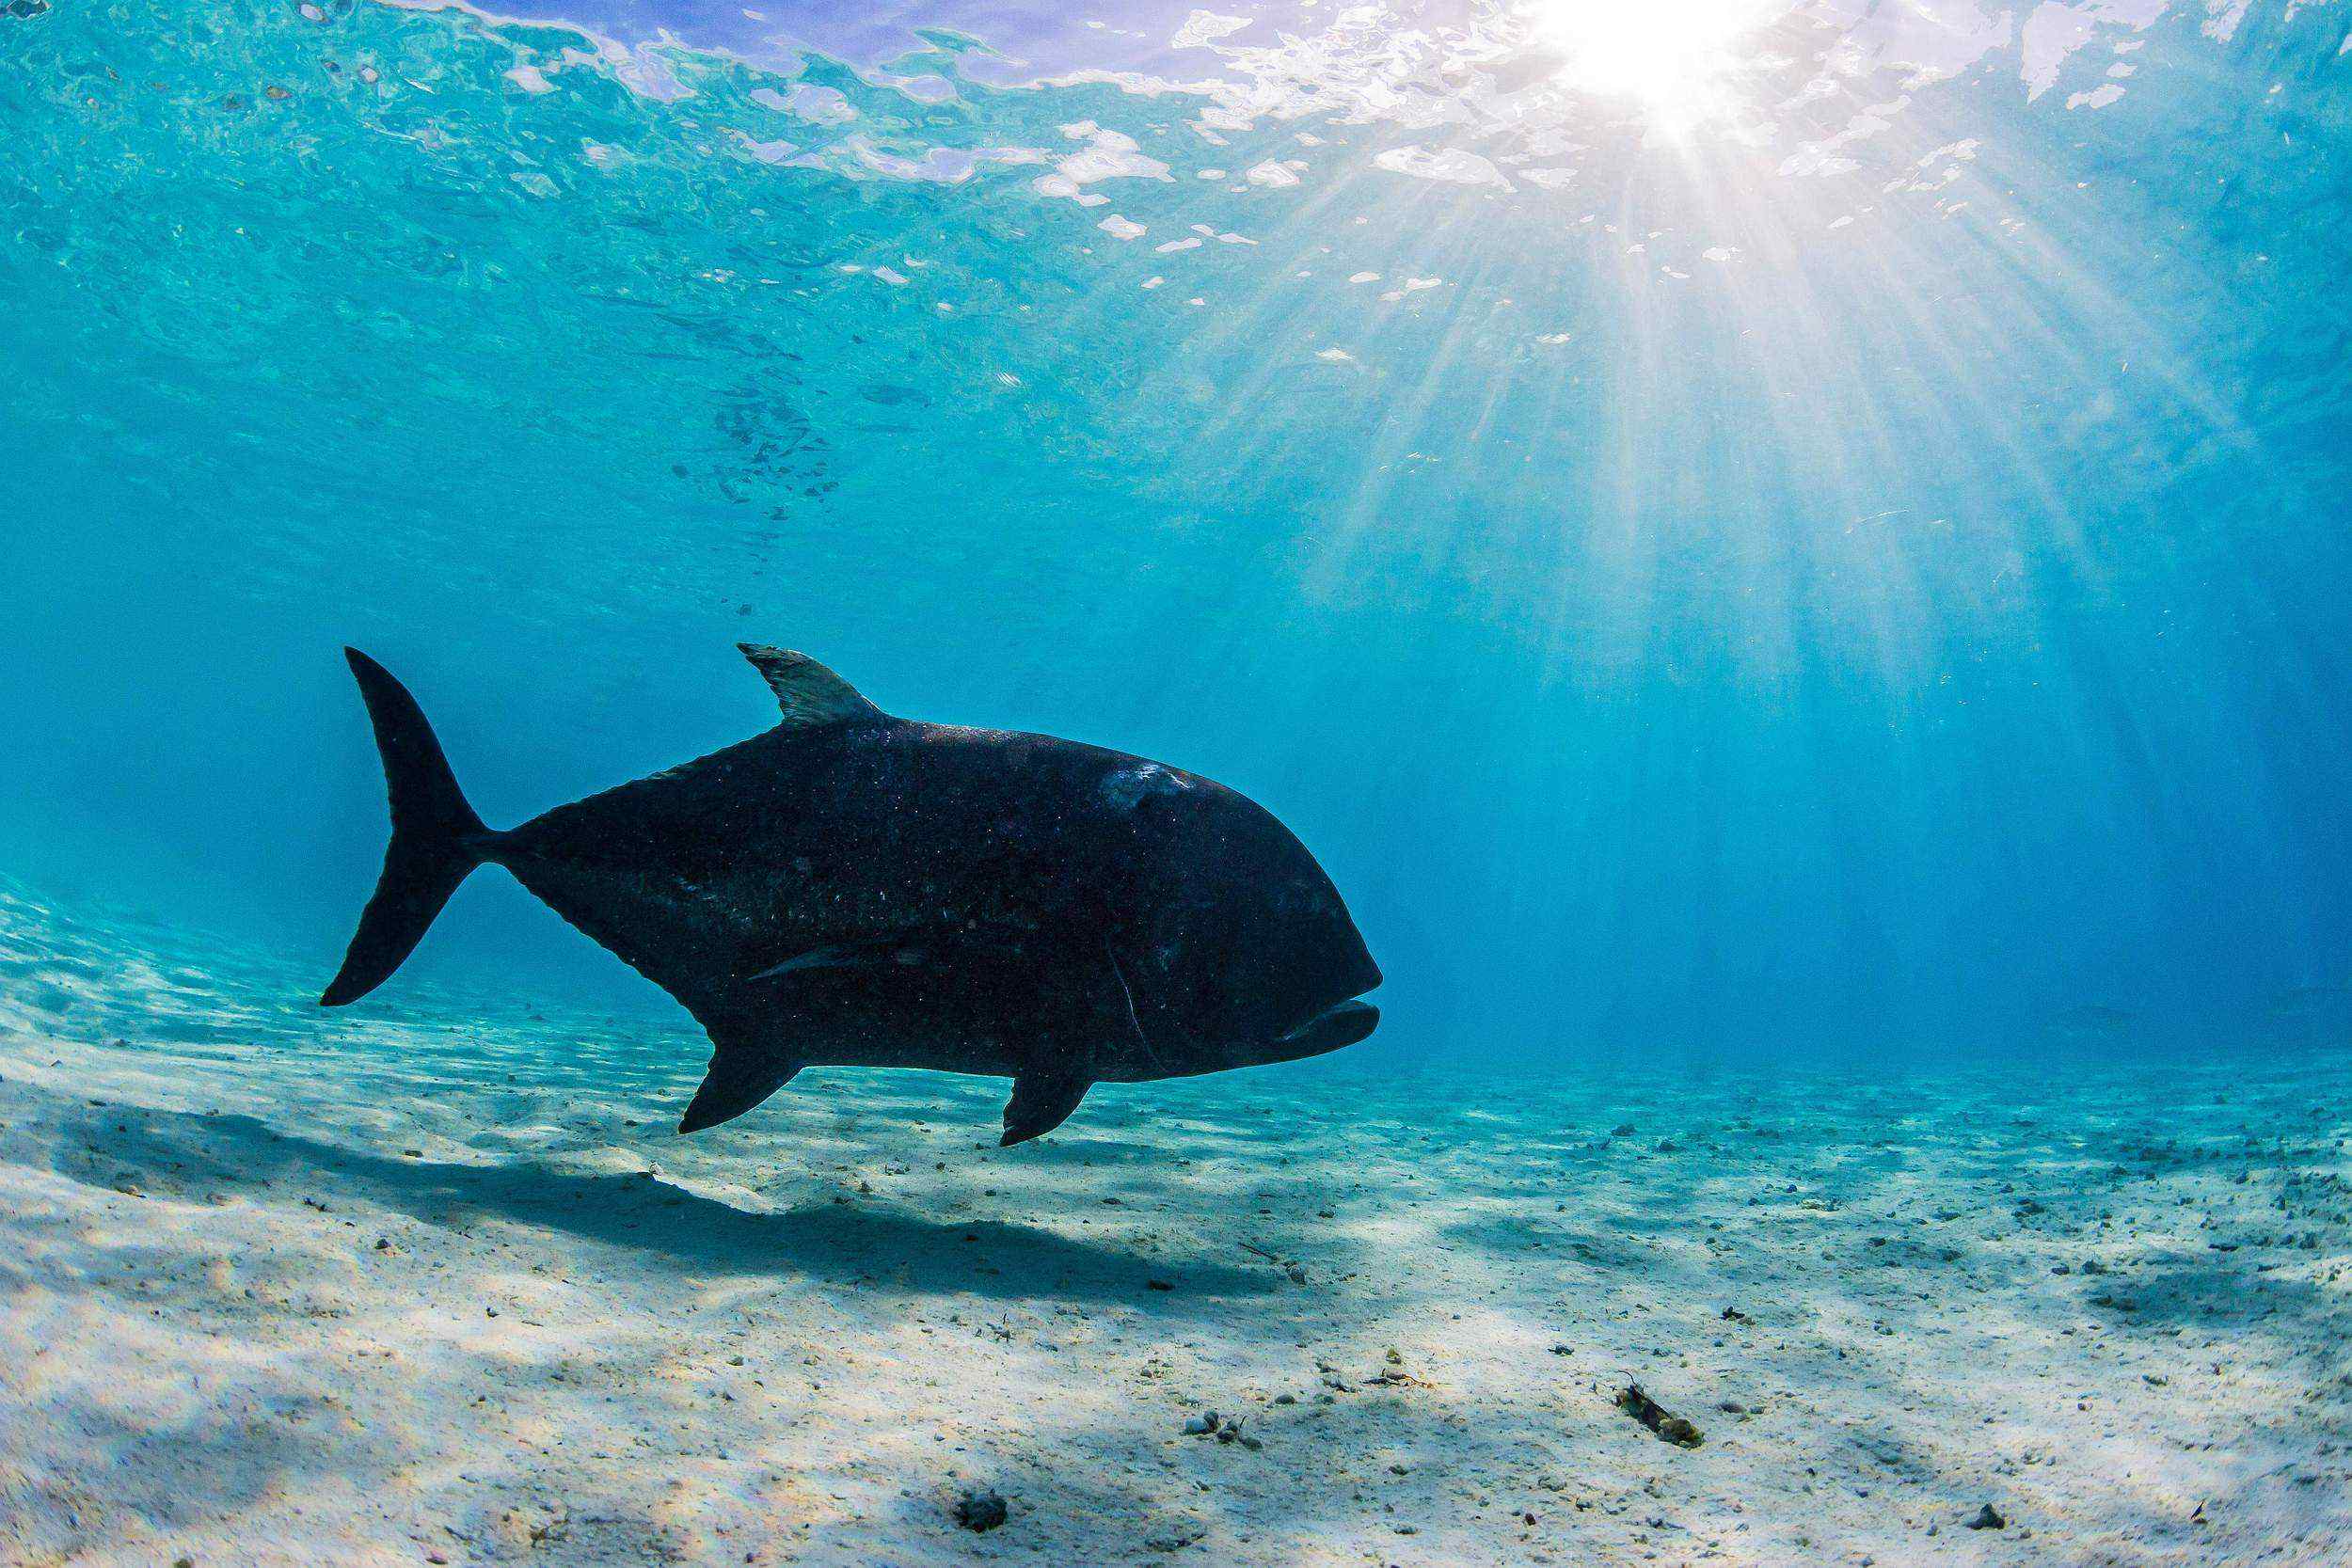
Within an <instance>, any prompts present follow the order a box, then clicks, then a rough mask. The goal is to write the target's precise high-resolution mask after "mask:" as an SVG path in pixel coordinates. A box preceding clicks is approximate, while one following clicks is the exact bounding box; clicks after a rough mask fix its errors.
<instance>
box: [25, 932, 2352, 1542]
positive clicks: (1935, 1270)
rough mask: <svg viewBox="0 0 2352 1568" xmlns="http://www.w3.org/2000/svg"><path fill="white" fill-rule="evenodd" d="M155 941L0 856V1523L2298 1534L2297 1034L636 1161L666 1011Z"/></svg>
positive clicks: (2327, 1502)
mask: <svg viewBox="0 0 2352 1568" xmlns="http://www.w3.org/2000/svg"><path fill="white" fill-rule="evenodd" d="M179 941H180V939H165V938H160V937H151V938H139V937H122V936H118V935H116V934H114V933H112V932H110V931H107V930H103V929H100V928H93V927H82V928H78V929H74V928H66V927H60V926H58V925H57V924H56V923H55V922H53V921H52V920H51V919H50V918H49V917H47V916H44V915H41V914H40V913H38V912H37V911H34V910H33V909H32V908H31V907H30V906H29V905H28V904H27V903H25V902H24V900H22V899H12V898H6V897H0V1562H6V1563H8V1564H11V1565H14V1564H47V1563H67V1562H72V1563H123V1564H142V1565H145V1564H167V1563H170V1562H172V1561H174V1560H176V1559H179V1558H183V1557H184V1558H187V1559H190V1560H193V1561H195V1562H197V1563H199V1564H226V1563H235V1564H275V1563H289V1564H294V1563H300V1564H319V1563H335V1564H345V1563H348V1564H371V1563H415V1562H433V1561H447V1562H450V1563H485V1562H531V1563H548V1564H555V1563H619V1564H627V1563H652V1562H672V1561H675V1562H689V1563H706V1562H707V1563H783V1562H804V1563H843V1564H858V1565H866V1564H906V1565H914V1564H924V1563H963V1562H968V1561H973V1560H980V1561H993V1560H1004V1561H1018V1562H1040V1563H1055V1564H1061V1563H1070V1564H1079V1563H1122V1562H1149V1561H1154V1560H1160V1561H1167V1562H1170V1563H1179V1564H1181V1563H1188V1562H1192V1563H1201V1564H1210V1563H1216V1564H1232V1563H1252V1564H1269V1565H1274V1564H1280V1565H1290V1564H1340V1563H1345V1564H1364V1563H1396V1564H1431V1563H1481V1564H1484V1563H1521V1562H1529V1563H1535V1562H1552V1563H1561V1564H1586V1563H1594V1564H1613V1563H1646V1562H1658V1563H1696V1562H1721V1563H1756V1564H1774V1565H1779V1564H1811V1563H1861V1562H1867V1561H1872V1560H1875V1561H1876V1562H1878V1563H1882V1564H1894V1563H1912V1562H1933V1563H1963V1564H1965V1563H1978V1562H1985V1563H2014V1564H2044V1563H2085V1564H2090V1563H2097V1564H2137V1563H2179V1564H2211V1563H2231V1562H2256V1561H2271V1562H2280V1563H2294V1564H2317V1563H2325V1562H2341V1561H2346V1560H2352V1502H2348V1501H2347V1496H2346V1489H2345V1481H2346V1478H2347V1472H2348V1471H2352V1423H2348V1422H2347V1416H2348V1415H2352V1354H2347V1352H2346V1349H2345V1344H2346V1329H2347V1326H2348V1325H2352V1313H2348V1312H2347V1308H2348V1307H2352V1191H2348V1190H2347V1186H2346V1178H2347V1174H2352V1152H2347V1148H2346V1145H2345V1138H2346V1135H2347V1132H2352V1099H2348V1098H2347V1094H2346V1090H2347V1088H2352V1054H2347V1053H2333V1054H2312V1053H2306V1054H2302V1055H2298V1056H2296V1057H2293V1058H2278V1057H2274V1058H2270V1059H2267V1060H2266V1061H2264V1062H2260V1063H2257V1064H2256V1065H2253V1066H2250V1067H2239V1068H2233V1069H2228V1070H2222V1069H2211V1070H2188V1069H2178V1068H2166V1069H2161V1070H2158V1069H2139V1070H2128V1069H2118V1068H2115V1067H2112V1066H2107V1067H2101V1066H2097V1065H2093V1064H2089V1063H2047V1062H2044V1063H2039V1064H2036V1063H2029V1062H2024V1061H2022V1059H2021V1063H2020V1064H2019V1065H2016V1066H2012V1067H2010V1068H2008V1069H2002V1070H1991V1069H1986V1070H1979V1071H1975V1072H1971V1073H1968V1074H1966V1075H1946V1076H1923V1077H1909V1078H1903V1079H1899V1080H1895V1081H1889V1082H1884V1083H1873V1082H1871V1081H1870V1080H1869V1079H1868V1078H1867V1077H1866V1076H1864V1075H1862V1074H1859V1073H1845V1074H1838V1073H1807V1074H1801V1075H1797V1076H1794V1077H1790V1078H1786V1079H1782V1078H1776V1077H1768V1076H1764V1075H1729V1074H1724V1075H1713V1076H1693V1075H1692V1074H1689V1073H1686V1072H1681V1071H1675V1072H1671V1073H1668V1074H1666V1075H1664V1076H1663V1077H1661V1076H1660V1075H1657V1074H1654V1073H1644V1072H1641V1071H1639V1070H1636V1069H1631V1068H1629V1067H1626V1066H1623V1065H1620V1064H1612V1065H1610V1066H1609V1067H1608V1068H1607V1069H1605V1070H1599V1071H1597V1072H1596V1073H1595V1075H1594V1076H1592V1077H1591V1078H1590V1080H1589V1081H1588V1082H1585V1083H1583V1084H1581V1085H1579V1084H1575V1083H1566V1082H1563V1083H1554V1084H1549V1085H1530V1084H1528V1083H1526V1082H1523V1081H1520V1080H1516V1079H1511V1078H1506V1077H1490V1078H1470V1077H1465V1076H1456V1075H1452V1074H1446V1075H1439V1074H1435V1073H1433V1074H1430V1075H1428V1076H1426V1077H1421V1078H1416V1079H1411V1080H1406V1081H1397V1080H1393V1079H1381V1078H1378V1077H1375V1076H1372V1075H1370V1074H1368V1073H1363V1072H1350V1071H1347V1070H1344V1069H1343V1064H1344V1058H1342V1059H1341V1061H1342V1066H1341V1067H1335V1068H1332V1069H1325V1070H1316V1069H1271V1070H1266V1071H1261V1072H1257V1073H1251V1074H1243V1075H1227V1076H1226V1077H1223V1078H1220V1079H1211V1080H1206V1081H1200V1082H1196V1083H1192V1084H1184V1085H1150V1086H1144V1087H1137V1088H1106V1089H1099V1090H1097V1091H1096V1092H1095V1094H1094V1095H1093V1096H1092V1097H1090V1098H1089V1101H1088V1103H1087V1105H1086V1107H1085V1108H1084V1109H1083V1110H1082V1111H1081V1113H1080V1114H1079V1116H1078V1117H1076V1118H1075V1119H1074V1120H1073V1122H1072V1123H1071V1124H1070V1125H1068V1126H1067V1127H1065V1128H1064V1129H1062V1130H1061V1131H1060V1132H1057V1133H1056V1134H1054V1135H1053V1136H1051V1137H1049V1138H1048V1139H1046V1140H1045V1141H1044V1142H1043V1143H1042V1144H1039V1145H1034V1146H1030V1147H1027V1148H1019V1149H1014V1150H1009V1151H1000V1150H998V1149H996V1148H993V1132H994V1129H995V1125H996V1114H997V1108H998V1106H999V1104H1000V1103H1001V1101H1002V1098H1003V1091H1004V1085H1002V1084H1001V1083H998V1082H994V1081H990V1080H977V1079H946V1078H932V1077H921V1076H914V1075H906V1074H897V1075H893V1074H882V1073H866V1074H860V1073H847V1072H835V1073H825V1074H811V1075H809V1076H808V1077H806V1078H804V1079H803V1082H802V1083H801V1084H799V1085H795V1086H794V1087H793V1088H791V1089H789V1090H787V1091H786V1092H785V1093H783V1094H782V1095H780V1096H778V1097H777V1099H776V1100H775V1101H771V1103H770V1105H769V1106H767V1107H765V1108H763V1109H762V1110H760V1111H758V1112H756V1113H755V1114H754V1115H752V1116H751V1117H747V1118H745V1120H743V1121H742V1122H739V1123H737V1124H734V1125H731V1126H728V1127H725V1128H722V1129H719V1130H716V1131H715V1132H709V1133H705V1134H701V1135H698V1136H696V1137H694V1138H691V1139H681V1138H678V1137H676V1136H675V1135H674V1134H672V1133H671V1132H669V1130H668V1129H669V1127H670V1126H671V1125H672V1123H673V1122H674V1121H675V1117H676V1114H677V1109H678V1107H679V1106H680V1105H681V1104H683V1102H684V1100H685V1096H686V1094H687V1093H688V1091H689V1089H690V1088H691V1084H692V1082H693V1080H694V1078H695V1077H696V1076H697V1075H698V1072H699V1068H700V1064H701V1057H702V1054H703V1050H702V1048H701V1047H700V1046H699V1044H698V1043H697V1042H696V1040H695V1039H694V1037H691V1035H689V1034H687V1033H685V1032H684V1031H675V1032H673V1031H669V1030H667V1029H665V1028H662V1027H660V1026H656V1025H648V1024H628V1025H622V1026H617V1027H607V1026H603V1025H601V1024H600V1023H599V1022H596V1021H587V1020H578V1019H573V1020H558V1019H557V1018H556V1015H555V1014H554V1013H552V1012H549V1013H548V1014H547V1018H548V1021H549V1022H535V1023H534V1022H530V1021H529V1020H528V1019H527V1018H526V1017H525V1016H523V1013H521V1012H518V1011H516V1009H514V1008H513V1007H512V1006H506V1007H505V1008H503V1009H502V1012H501V1016H500V1017H498V1018H496V1019H494V1020H491V1021H489V1022H466V1014H465V1012H463V1011H461V1010H459V1008H460V1006H461V1004H459V1003H458V1002H456V1001H454V1000H453V999H449V998H441V999H439V1000H438V1001H437V1003H436V1004H435V1006H437V1007H439V1008H441V1009H442V1010H441V1011H439V1012H437V1013H435V1014H434V1015H432V1016H430V1017H427V1016H426V1015H425V1014H423V1013H421V1012H420V1011H418V1010H415V1009H416V1003H415V1000H414V992H413V990H412V991H411V992H410V994H409V996H408V997H407V998H406V999H405V1001H406V1003H407V1006H405V1007H403V1006H400V1004H399V1003H397V1002H395V1001H394V1000H393V999H392V998H389V997H388V998H386V999H385V1001H383V1002H382V1003H377V1002H374V1001H371V1002H370V1003H368V1004H365V1005H363V1007H362V1009H360V1011H361V1012H362V1013H365V1014H366V1015H368V1016H353V1015H348V1014H346V1015H322V1014H321V1013H319V1012H318V1011H317V1010H316V1009H315V1008H312V1007H310V1006H308V1005H307V1001H306V998H305V996H304V994H303V990H302V989H301V988H304V987H307V986H308V985H310V984H311V983H313V982H314V981H315V979H316V976H314V975H308V974H295V973H276V972H270V971H265V970H260V969H256V968H254V967H253V966H252V965H251V964H250V963H247V962H246V961H244V960H239V959H236V958H234V957H233V956H230V955H221V954H206V955H203V956H202V957H201V958H199V959H197V960H194V961H192V962H190V964H189V966H188V967H186V968H183V969H176V970H175V969H173V968H171V967H169V966H168V965H167V964H165V963H164V962H162V961H161V960H159V959H156V958H153V957H151V954H150V952H149V951H148V949H149V948H166V949H168V948H169V947H170V945H171V943H174V942H179ZM177 950H178V951H181V952H186V951H187V949H186V948H185V946H184V944H182V945H181V946H180V947H179V948H178V949H177ZM389 989H390V990H395V991H397V990H400V989H401V988H400V987H399V986H398V985H396V986H395V987H393V988H389ZM240 998H242V999H243V1000H240ZM255 998H261V999H263V1000H258V1001H257V1000H254V999H255ZM462 1006H465V1007H469V1008H472V1009H474V1010H480V1008H481V1007H482V1006H483V1005H482V1004H481V1003H480V1002H479V999H472V1000H469V1001H467V1002H465V1003H464V1004H462ZM388 1019H389V1020H392V1021H390V1022H387V1020H388ZM550 1058H552V1059H553V1060H550ZM555 1062H561V1064H562V1065H560V1066H559V1065H554V1064H555ZM1627 1124H1629V1125H1630V1126H1631V1127H1632V1128H1633V1129H1634V1131H1633V1132H1628V1133H1623V1134H1613V1131H1612V1130H1613V1129H1614V1128H1617V1127H1619V1126H1621V1125H1627ZM1269 1254H1270V1255H1271V1257H1270V1258H1269V1257H1267V1256H1266V1255H1269ZM1294 1265H1295V1275H1294V1273H1293V1266H1294ZM2094 1269H2096V1270H2100V1271H2104V1272H2092V1271H2093V1270H2094ZM1153 1281H1160V1282H1164V1283H1165V1284H1167V1285H1168V1286H1169V1287H1172V1288H1171V1289H1168V1290H1156V1289H1153V1288H1152V1282H1153ZM1726 1308H1734V1309H1736V1310H1737V1312H1738V1313H1739V1314H1740V1316H1739V1317H1737V1318H1732V1317H1729V1316H1728V1315H1727V1314H1726V1311H1725V1309H1726ZM1391 1349H1392V1350H1393V1351H1394V1352H1395V1355H1394V1357H1393V1358H1391V1356H1390V1354H1389V1352H1390V1351H1391ZM1629 1377H1630V1378H1635V1379H1638V1380H1639V1381H1640V1382H1641V1383H1642V1385H1643V1386H1645V1388H1646V1389H1648V1390H1649V1391H1650V1392H1651V1393H1652V1394H1654V1395H1655V1397H1656V1398H1657V1399H1658V1400H1659V1401H1661V1402H1662V1403H1663V1404H1664V1405H1665V1406H1666V1407H1667V1408H1668V1409H1670V1410H1672V1411H1674V1412H1676V1413H1677V1414H1680V1415H1683V1416H1686V1417H1688V1418H1691V1419H1692V1420H1694V1421H1696V1422H1697V1423H1698V1425H1699V1426H1700V1427H1702V1428H1703V1429H1704V1431H1705V1433H1706V1441H1705V1445H1704V1446H1703V1447H1701V1448H1699V1449H1694V1450H1688V1449H1681V1448H1677V1447H1674V1446H1671V1445H1669V1444H1666V1443H1663V1442H1661V1441H1660V1440H1658V1439H1657V1438H1655V1437H1654V1436H1652V1435H1651V1434H1650V1433H1648V1432H1647V1431H1645V1430H1644V1429H1643V1428H1642V1427H1640V1426H1638V1425H1636V1424H1635V1423H1634V1422H1633V1421H1632V1420H1631V1419H1630V1418H1629V1417H1628V1416H1627V1415H1626V1414H1624V1413H1623V1412H1622V1411H1620V1410H1619V1409H1617V1408H1616V1407H1615V1405H1614V1404H1613V1398H1612V1396H1613V1393H1614V1392H1615V1390H1616V1389H1617V1388H1618V1387H1619V1386H1622V1385H1623V1384H1624V1383H1625V1382H1626V1381H1627V1380H1628V1378H1629ZM1384 1378H1385V1379H1387V1381H1383V1379H1384ZM1285 1396H1288V1397H1290V1398H1292V1399H1295V1402H1288V1403H1285V1402H1278V1401H1279V1400H1280V1399H1281V1398H1283V1397H1285ZM1726 1402H1736V1403H1737V1404H1739V1405H1741V1406H1744V1407H1746V1409H1745V1411H1744V1413H1735V1412H1733V1411H1731V1410H1729V1409H1727V1408H1725V1405H1726ZM1207 1408H1214V1409H1216V1411H1218V1412H1219V1413H1220V1414H1222V1415H1228V1416H1238V1417H1240V1418H1243V1421H1244V1428H1243V1430H1244V1431H1245V1432H1246V1433H1248V1435H1249V1436H1250V1437H1251V1438H1252V1439H1253V1440H1255V1441H1256V1442H1257V1443H1258V1444H1259V1445H1260V1446H1259V1447H1257V1448H1254V1449H1253V1448H1250V1447H1248V1446H1246V1445H1244V1444H1241V1443H1221V1442H1218V1441H1217V1440H1216V1439H1215V1438H1214V1437H1203V1436H1186V1435H1184V1433H1182V1432H1181V1430H1180V1428H1181V1426H1182V1424H1183V1423H1184V1420H1185V1419H1186V1418H1189V1417H1192V1416H1195V1415H1196V1414H1198V1413H1200V1411H1202V1410H1204V1409H1207ZM966 1486H984V1487H993V1488H994V1489H996V1490H997V1491H999V1492H1000V1493H1001V1494H1002V1495H1003V1496H1004V1497H1005V1498H1006V1499H1007V1500H1008V1502H1009V1513H1010V1517H1009V1521H1008V1522H1007V1523H1006V1524H1005V1525H1004V1526H1003V1527H1002V1528H998V1529H995V1530H993V1531H992V1532H989V1533H987V1534H985V1535H981V1534H975V1533H973V1532H971V1531H969V1530H966V1529H964V1528H960V1527H959V1526H958V1524H957V1523H956V1522H955V1520H954V1519H953V1517H952V1516H951V1508H952V1506H953V1504H954V1502H955V1499H956V1498H957V1497H958V1495H959V1494H960V1493H961V1490H962V1489H963V1488H965V1487H966ZM1988 1502H1989V1503H1991V1504H1992V1505H1993V1506H1994V1508H1995V1509H1996V1510H1997V1511H1998V1512H1999V1513H2001V1514H2003V1515H2005V1516H2006V1518H2007V1520H2008V1521H2009V1522H2008V1525H2007V1528H2002V1529H1997V1530H1996V1529H1983V1530H1970V1529H1967V1528H1963V1521H1964V1520H1966V1519H1967V1518H1968V1517H1969V1516H1970V1515H1972V1514H1974V1513H1977V1511H1978V1510H1979V1507H1980V1506H1981V1505H1983V1504H1985V1503H1988Z"/></svg>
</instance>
